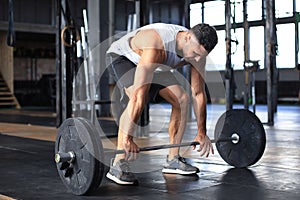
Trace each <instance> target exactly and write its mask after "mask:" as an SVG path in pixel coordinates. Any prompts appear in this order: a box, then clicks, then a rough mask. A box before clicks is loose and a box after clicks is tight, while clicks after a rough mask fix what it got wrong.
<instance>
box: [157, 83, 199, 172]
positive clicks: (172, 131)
mask: <svg viewBox="0 0 300 200" xmlns="http://www.w3.org/2000/svg"><path fill="white" fill-rule="evenodd" d="M159 95H160V96H161V97H163V98H164V99H165V100H166V101H168V102H169V103H170V104H171V105H172V112H171V117H170V123H169V135H170V143H171V144H180V143H181V141H182V137H183V134H184V131H185V127H186V123H187V112H188V105H189V96H188V94H187V93H186V92H185V91H184V90H183V89H182V88H181V86H179V85H171V86H168V87H166V88H164V89H161V90H160V92H159ZM162 172H163V173H175V174H182V175H188V174H195V173H198V172H199V169H198V168H197V167H194V166H192V165H190V164H188V163H187V162H186V160H185V159H184V158H183V157H181V156H180V155H179V148H171V149H170V150H169V155H168V157H167V162H166V164H165V165H164V168H163V170H162Z"/></svg>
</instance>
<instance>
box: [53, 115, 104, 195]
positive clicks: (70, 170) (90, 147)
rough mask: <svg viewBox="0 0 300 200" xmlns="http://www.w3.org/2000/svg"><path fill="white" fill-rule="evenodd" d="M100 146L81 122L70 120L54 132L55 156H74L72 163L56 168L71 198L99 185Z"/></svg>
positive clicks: (88, 126) (94, 134) (89, 126)
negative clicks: (72, 154)
mask: <svg viewBox="0 0 300 200" xmlns="http://www.w3.org/2000/svg"><path fill="white" fill-rule="evenodd" d="M102 149H103V148H102V143H101V140H100V136H99V134H97V132H96V131H95V129H94V127H93V125H92V124H91V123H90V122H89V121H88V120H86V119H84V118H70V119H67V120H65V121H64V122H63V124H62V125H61V126H60V127H59V129H58V134H57V138H56V142H55V154H56V153H58V152H59V153H68V152H70V151H72V152H74V154H75V160H74V161H73V162H72V163H68V162H64V163H58V164H57V171H58V174H59V176H60V178H61V180H62V182H63V184H64V185H65V186H66V187H67V189H69V190H70V192H72V193H73V194H75V195H86V194H89V193H92V192H93V191H95V190H96V189H97V188H98V186H99V185H100V183H101V180H102V177H103V173H104V166H103V165H102V163H101V162H99V160H101V158H103V152H102Z"/></svg>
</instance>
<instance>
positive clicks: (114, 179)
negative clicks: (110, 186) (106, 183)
mask: <svg viewBox="0 0 300 200" xmlns="http://www.w3.org/2000/svg"><path fill="white" fill-rule="evenodd" d="M106 177H107V178H108V179H110V180H112V181H114V182H115V183H117V184H120V185H135V184H136V182H135V181H134V182H128V181H122V180H120V179H118V178H117V177H115V176H114V175H112V174H111V173H107V174H106Z"/></svg>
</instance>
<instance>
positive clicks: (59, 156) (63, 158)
mask: <svg viewBox="0 0 300 200" xmlns="http://www.w3.org/2000/svg"><path fill="white" fill-rule="evenodd" d="M75 157H76V155H75V153H74V152H73V151H69V152H67V153H62V152H59V153H56V154H55V157H54V160H55V162H56V163H63V162H69V163H72V162H74V160H75Z"/></svg>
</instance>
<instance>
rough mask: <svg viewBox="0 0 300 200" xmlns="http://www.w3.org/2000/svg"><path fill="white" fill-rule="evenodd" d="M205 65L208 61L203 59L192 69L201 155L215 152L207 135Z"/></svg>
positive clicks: (196, 139)
mask: <svg viewBox="0 0 300 200" xmlns="http://www.w3.org/2000/svg"><path fill="white" fill-rule="evenodd" d="M205 64H206V59H202V60H201V61H200V62H199V63H197V64H196V65H192V67H191V88H192V97H193V106H194V112H195V115H196V120H197V125H198V130H197V136H196V138H195V141H197V142H199V143H200V148H199V149H198V151H199V152H200V155H201V156H203V155H205V156H206V157H207V156H208V155H209V152H210V151H211V152H212V153H214V152H213V147H212V144H211V142H210V139H209V138H208V136H207V135H206V115H207V113H206V102H207V99H206V93H205Z"/></svg>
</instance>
